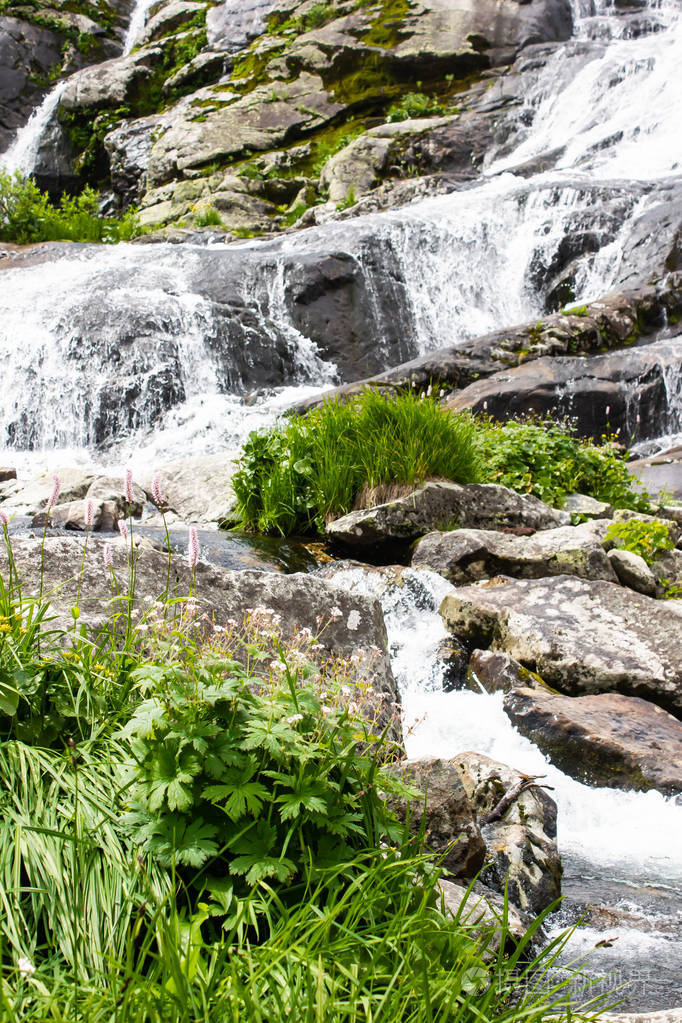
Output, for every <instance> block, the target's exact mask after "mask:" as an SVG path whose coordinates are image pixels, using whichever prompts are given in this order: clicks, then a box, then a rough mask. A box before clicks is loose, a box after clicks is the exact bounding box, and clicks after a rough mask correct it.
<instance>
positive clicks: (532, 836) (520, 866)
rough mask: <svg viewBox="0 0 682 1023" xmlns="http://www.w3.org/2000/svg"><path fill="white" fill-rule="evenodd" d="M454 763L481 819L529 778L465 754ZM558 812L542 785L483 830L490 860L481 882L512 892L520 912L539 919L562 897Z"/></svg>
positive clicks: (528, 791)
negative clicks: (557, 839)
mask: <svg viewBox="0 0 682 1023" xmlns="http://www.w3.org/2000/svg"><path fill="white" fill-rule="evenodd" d="M451 763H452V764H453V766H454V767H455V769H456V770H457V772H458V774H459V776H460V778H461V780H462V784H463V785H464V789H465V791H466V793H467V795H468V796H469V798H470V799H471V801H472V803H473V804H474V806H475V807H476V810H477V812H478V813H479V815H482V816H485V815H487V814H489V813H490V811H491V810H493V809H494V807H496V806H497V804H498V803H499V802H500V800H501V799H502V797H503V796H504V795H505V794H506V793H507V792H509V791H510V790H512V789H513V788H514V787H515V786H519V785H520V784H521V783H522V782H523V781H524V780H525V778H526V776H525V775H523V774H521V773H520V772H519V771H515V770H514V769H513V768H511V767H508V766H507V765H506V764H500V763H498V762H497V761H495V760H491V759H490V758H489V757H486V756H484V755H483V754H481V753H460V754H459V755H458V756H456V757H455V758H454V759H453V760H452V761H451ZM556 825H557V809H556V803H555V802H554V800H553V799H552V798H551V797H550V796H549V795H548V794H547V793H546V792H545V791H544V790H543V789H542V788H540V787H538V786H537V785H533V786H530V787H528V788H525V789H524V790H523V791H521V792H520V793H519V795H518V796H517V797H516V799H514V800H513V802H512V803H511V805H510V806H509V807H508V808H507V809H506V810H505V811H504V813H503V814H502V817H501V818H500V819H499V820H495V821H493V822H491V823H490V824H486V825H485V827H484V828H483V836H484V838H485V842H486V846H487V852H488V860H489V861H490V860H492V862H488V864H487V865H486V867H485V869H484V871H483V874H482V880H483V881H484V882H485V884H487V885H489V886H490V887H491V888H493V889H494V890H496V891H498V892H504V889H505V885H507V886H508V891H509V898H510V900H511V902H512V903H513V904H514V905H515V906H517V907H518V908H519V909H521V910H523V911H525V912H529V913H532V914H533V915H537V914H538V913H540V912H542V910H543V909H546V908H547V907H548V906H550V905H551V904H552V903H553V902H554V901H555V900H556V899H557V898H559V896H560V895H561V873H562V868H561V858H560V856H559V852H558V849H557V844H556Z"/></svg>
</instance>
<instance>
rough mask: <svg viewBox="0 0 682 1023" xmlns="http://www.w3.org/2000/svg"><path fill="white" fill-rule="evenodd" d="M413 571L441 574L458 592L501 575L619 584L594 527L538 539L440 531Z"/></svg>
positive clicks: (425, 542)
mask: <svg viewBox="0 0 682 1023" xmlns="http://www.w3.org/2000/svg"><path fill="white" fill-rule="evenodd" d="M412 567H413V568H428V569H431V570H432V571H433V572H438V573H439V575H442V576H444V577H445V578H446V579H447V580H448V582H451V583H454V584H455V585H456V586H459V585H462V584H466V583H472V582H476V581H478V580H479V579H490V578H491V577H492V576H494V575H500V574H504V575H511V576H515V577H518V578H522V579H540V578H542V577H543V576H548V575H575V576H579V577H581V578H583V579H608V580H610V581H615V579H616V575H615V573H614V570H613V568H612V567H611V564H610V562H609V559H608V557H607V554H606V552H605V550H604V548H603V547H602V545H601V543H600V542H599V540H598V538H597V536H596V535H595V530H594V529H593V528H592V523H585V525H584V526H560V527H559V528H558V529H546V530H542V531H540V532H537V533H534V534H533V536H514V535H513V534H509V533H500V532H497V531H494V530H488V529H456V530H451V531H449V532H446V533H442V532H438V531H436V532H433V533H428V534H427V535H426V536H425V537H424V538H423V539H422V540H420V541H419V543H418V544H417V546H416V547H415V551H414V556H413V558H412Z"/></svg>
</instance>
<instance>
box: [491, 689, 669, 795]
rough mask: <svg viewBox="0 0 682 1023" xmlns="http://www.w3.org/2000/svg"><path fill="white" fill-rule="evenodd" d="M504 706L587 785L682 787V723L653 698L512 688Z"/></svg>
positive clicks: (553, 758)
mask: <svg viewBox="0 0 682 1023" xmlns="http://www.w3.org/2000/svg"><path fill="white" fill-rule="evenodd" d="M504 709H505V712H506V713H507V716H508V717H509V718H510V720H511V721H512V723H513V724H514V726H515V727H516V728H518V730H519V731H520V732H521V734H522V735H525V736H527V737H528V738H529V739H531V740H532V741H533V742H534V743H535V744H536V746H539V747H540V749H541V750H542V751H543V753H546V754H547V756H548V757H549V758H550V760H551V761H552V763H554V764H556V765H557V767H559V768H561V770H562V771H564V773H565V774H569V775H570V776H571V777H572V778H577V779H578V781H581V782H583V784H587V785H607V786H609V787H611V788H618V789H636V790H639V791H648V790H649V789H658V791H659V792H663V793H664V794H665V795H672V794H675V793H678V792H682V724H681V723H680V721H678V719H677V718H674V717H673V716H672V715H671V714H668V713H667V712H666V711H664V710H662V709H661V707H657V706H656V705H655V704H653V703H650V702H649V701H648V700H641V699H639V698H638V697H634V696H621V695H620V694H619V693H602V694H599V695H597V696H560V695H559V694H557V693H550V692H548V691H546V690H542V689H513V690H512V691H511V692H509V693H507V695H506V696H505V698H504Z"/></svg>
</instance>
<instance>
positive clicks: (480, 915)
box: [438, 878, 531, 952]
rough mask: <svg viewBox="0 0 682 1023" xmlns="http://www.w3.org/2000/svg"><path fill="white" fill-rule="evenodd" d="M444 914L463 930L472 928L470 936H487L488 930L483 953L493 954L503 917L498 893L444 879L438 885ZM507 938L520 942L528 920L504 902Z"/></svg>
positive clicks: (502, 905) (502, 903)
mask: <svg viewBox="0 0 682 1023" xmlns="http://www.w3.org/2000/svg"><path fill="white" fill-rule="evenodd" d="M438 887H439V888H440V891H441V894H442V896H443V902H444V904H445V909H446V911H447V912H448V913H449V914H450V915H451V916H452V917H454V919H455V920H457V921H458V923H459V922H461V923H462V924H464V925H465V926H466V927H473V928H474V929H475V930H474V933H479V934H481V935H482V936H483V935H486V936H487V935H488V934H489V932H490V931H491V930H492V932H493V934H492V937H491V939H490V940H489V941H488V942H487V944H486V952H497V951H498V949H499V947H500V937H501V935H502V929H503V923H502V921H503V918H504V914H505V906H504V900H503V899H502V898H501V897H500V894H499V892H495V891H493V890H492V888H488V887H487V886H486V885H483V884H480V883H477V884H476V885H475V887H474V888H473V889H470V888H465V887H464V886H463V885H461V884H456V883H455V882H454V881H448V880H446V879H445V878H443V879H441V881H439V883H438ZM506 915H507V925H506V929H507V934H506V936H507V937H510V938H512V940H514V941H521V939H522V938H523V936H524V934H525V933H526V931H527V930H528V927H529V924H530V922H531V920H530V917H529V916H526V915H525V914H522V913H519V911H518V910H517V909H516V908H515V907H514V906H512V905H511V904H510V903H507V907H506Z"/></svg>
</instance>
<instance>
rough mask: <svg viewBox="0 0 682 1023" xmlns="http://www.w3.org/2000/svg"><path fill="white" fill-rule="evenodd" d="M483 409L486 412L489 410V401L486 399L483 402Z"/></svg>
mask: <svg viewBox="0 0 682 1023" xmlns="http://www.w3.org/2000/svg"><path fill="white" fill-rule="evenodd" d="M483 411H484V412H487V411H488V402H487V401H484V402H483Z"/></svg>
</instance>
